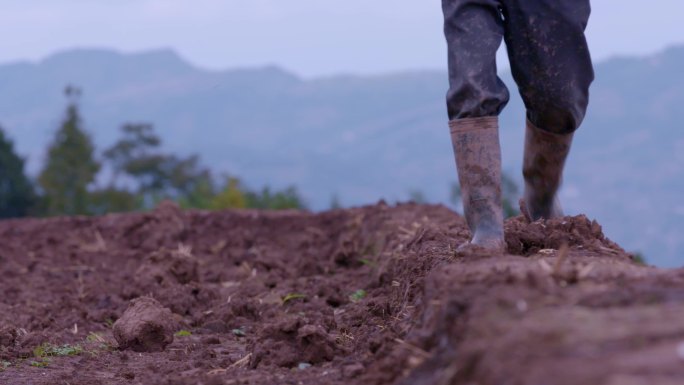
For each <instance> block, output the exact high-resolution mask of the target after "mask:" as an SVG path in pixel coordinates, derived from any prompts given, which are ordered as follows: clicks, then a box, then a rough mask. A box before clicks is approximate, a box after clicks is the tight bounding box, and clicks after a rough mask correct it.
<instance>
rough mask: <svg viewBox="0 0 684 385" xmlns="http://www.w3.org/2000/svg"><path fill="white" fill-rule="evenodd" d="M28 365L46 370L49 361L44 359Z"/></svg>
mask: <svg viewBox="0 0 684 385" xmlns="http://www.w3.org/2000/svg"><path fill="white" fill-rule="evenodd" d="M29 364H30V365H31V366H33V367H36V368H47V367H48V366H50V359H49V358H47V357H45V358H41V359H38V360H35V361H31V362H30V363H29Z"/></svg>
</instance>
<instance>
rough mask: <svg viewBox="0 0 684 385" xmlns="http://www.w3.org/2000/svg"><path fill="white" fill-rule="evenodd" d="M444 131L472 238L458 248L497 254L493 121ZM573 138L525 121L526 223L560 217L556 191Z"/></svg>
mask: <svg viewBox="0 0 684 385" xmlns="http://www.w3.org/2000/svg"><path fill="white" fill-rule="evenodd" d="M449 127H450V128H451V140H452V144H453V146H454V154H455V156H456V168H457V169H458V177H459V183H460V185H461V199H462V201H463V209H464V214H465V218H466V222H467V223H468V227H470V230H471V232H472V235H473V238H472V240H471V241H470V243H469V244H465V245H463V246H461V250H467V249H469V248H473V247H474V248H477V249H480V250H485V251H488V252H492V253H502V252H503V251H504V250H505V241H504V230H503V220H504V217H503V205H502V192H501V147H500V144H499V120H498V117H483V118H466V119H458V120H452V121H451V122H449ZM572 137H573V134H566V135H560V134H554V133H551V132H548V131H544V130H542V129H540V128H538V127H535V126H534V125H533V124H532V123H530V122H529V121H528V122H527V127H526V131H525V154H524V157H523V176H524V179H525V189H524V193H523V198H522V202H521V209H522V210H523V214H524V215H525V217H526V218H527V219H528V220H529V221H530V222H532V221H536V220H538V219H542V218H544V219H550V218H557V217H561V216H563V210H562V209H561V206H560V202H559V201H558V197H557V193H558V188H559V187H560V185H561V180H562V175H563V167H564V165H565V159H566V158H567V156H568V153H569V151H570V146H571V144H572Z"/></svg>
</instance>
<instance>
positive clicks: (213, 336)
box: [0, 203, 684, 385]
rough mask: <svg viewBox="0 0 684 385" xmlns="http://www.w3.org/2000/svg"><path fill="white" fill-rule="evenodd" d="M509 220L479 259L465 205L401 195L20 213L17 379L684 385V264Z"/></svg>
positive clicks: (562, 226) (562, 225)
mask: <svg viewBox="0 0 684 385" xmlns="http://www.w3.org/2000/svg"><path fill="white" fill-rule="evenodd" d="M506 234H507V235H506V236H507V239H506V241H507V244H508V253H507V255H499V256H490V255H472V254H471V255H463V254H459V253H457V252H455V250H456V248H457V246H458V245H459V244H461V243H462V242H464V241H466V240H467V238H468V231H467V229H466V226H465V223H464V221H463V219H462V218H461V217H459V216H458V215H456V214H454V213H453V212H451V211H449V210H448V209H447V208H445V207H443V206H425V205H415V204H405V205H399V206H397V207H390V206H387V205H385V204H383V203H379V204H377V205H375V206H369V207H362V208H355V209H349V210H335V211H329V212H325V213H321V214H312V213H306V212H297V211H285V212H258V211H226V212H200V211H181V210H180V209H178V208H177V207H176V206H174V205H172V204H162V205H161V206H160V207H159V208H158V209H156V210H155V211H153V212H149V213H139V214H126V215H107V216H104V217H100V218H56V219H44V220H30V219H29V220H12V221H4V222H0V293H1V297H0V384H12V385H14V384H51V385H52V384H57V385H61V384H69V385H85V384H145V385H148V384H169V385H171V384H173V385H176V384H207V385H209V384H211V385H218V384H236V385H237V384H345V385H347V384H374V385H384V384H407V385H409V384H411V385H413V384H416V385H422V384H471V385H474V384H480V385H487V384H497V385H498V384H502V385H517V384H521V385H522V384H525V385H527V384H530V385H532V384H539V385H565V384H568V385H570V384H573V385H574V384H583V385H584V384H593V385H600V384H606V385H637V384H655V385H660V384H662V385H666V384H667V385H670V384H672V385H674V384H684V270H669V271H668V270H659V269H656V268H651V267H646V266H641V265H639V264H637V263H635V262H633V261H632V259H631V257H630V256H629V255H628V254H627V253H625V252H624V251H623V250H622V249H621V248H620V247H618V246H617V245H615V244H614V243H612V242H611V241H610V240H608V239H606V238H605V237H604V236H603V234H602V232H601V227H600V226H599V225H598V224H597V223H595V222H592V221H590V220H588V219H587V218H586V217H584V216H577V217H567V218H564V219H562V220H553V221H547V222H536V223H532V224H529V223H525V222H524V221H523V219H522V218H514V219H511V220H509V221H507V223H506ZM139 297H152V298H154V299H155V300H156V301H154V300H151V299H149V298H143V299H140V300H137V301H134V300H135V299H136V298H139ZM136 304H137V305H136ZM143 305H144V306H143ZM129 306H131V310H130V311H128V312H126V310H127V309H129ZM165 308H166V309H165ZM167 309H168V310H167ZM124 312H126V313H127V315H126V317H125V319H124V320H123V321H120V322H119V323H118V325H120V326H116V327H114V328H113V327H112V326H113V325H115V324H116V322H117V320H119V319H120V318H121V317H122V316H123V315H124ZM136 317H137V318H136ZM150 325H152V326H150ZM115 330H117V332H116V333H115V332H114V331H115ZM170 330H172V331H173V333H175V336H174V337H173V341H172V342H171V341H170V340H169V333H170ZM115 334H116V336H115ZM117 338H119V339H120V340H121V341H125V342H124V343H123V345H121V346H120V342H118V341H117ZM169 342H170V344H168V345H167V343H169ZM123 346H128V349H126V350H122V349H121V348H122V347H123ZM160 349H163V350H162V351H154V350H160ZM150 350H152V351H150Z"/></svg>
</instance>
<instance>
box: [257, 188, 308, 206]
mask: <svg viewBox="0 0 684 385" xmlns="http://www.w3.org/2000/svg"><path fill="white" fill-rule="evenodd" d="M246 198H247V207H250V208H255V209H264V210H285V209H306V204H305V203H304V200H303V199H302V197H301V196H299V193H298V192H297V189H296V188H295V187H288V188H286V189H285V190H282V191H276V192H271V189H270V188H269V187H264V188H263V189H261V191H260V192H247V194H246Z"/></svg>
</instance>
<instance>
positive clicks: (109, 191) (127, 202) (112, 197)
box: [89, 187, 142, 215]
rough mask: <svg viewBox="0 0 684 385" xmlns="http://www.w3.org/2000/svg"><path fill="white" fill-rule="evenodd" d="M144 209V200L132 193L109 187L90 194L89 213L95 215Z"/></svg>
mask: <svg viewBox="0 0 684 385" xmlns="http://www.w3.org/2000/svg"><path fill="white" fill-rule="evenodd" d="M141 207H142V198H141V197H140V196H139V195H137V194H135V193H132V192H130V191H127V190H123V189H117V188H115V187H107V188H104V189H99V190H95V191H93V192H92V193H91V194H90V205H89V212H90V213H92V214H95V215H103V214H106V213H118V212H128V211H135V210H138V209H139V208H141Z"/></svg>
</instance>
